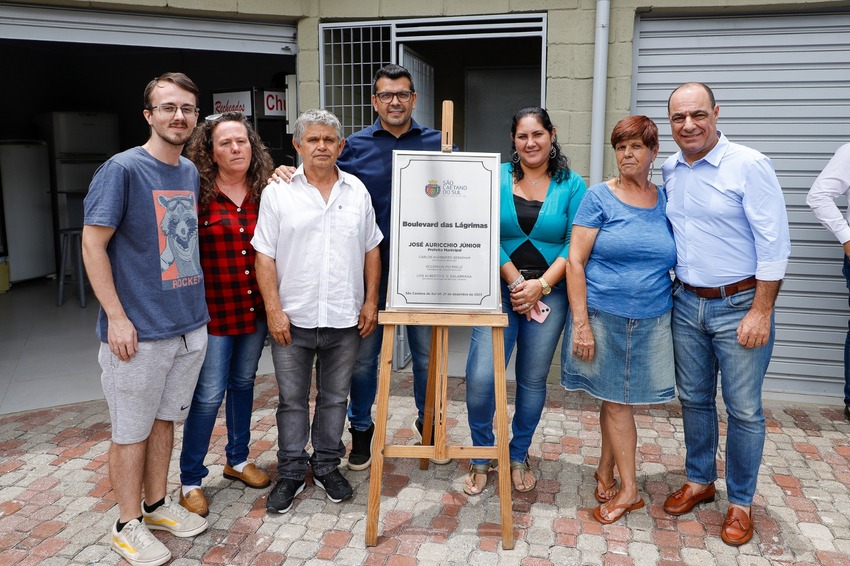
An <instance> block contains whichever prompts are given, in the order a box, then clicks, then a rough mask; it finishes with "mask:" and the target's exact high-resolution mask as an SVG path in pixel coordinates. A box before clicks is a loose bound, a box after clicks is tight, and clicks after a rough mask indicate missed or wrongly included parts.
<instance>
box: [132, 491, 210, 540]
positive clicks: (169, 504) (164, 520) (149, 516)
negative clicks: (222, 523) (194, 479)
mask: <svg viewBox="0 0 850 566" xmlns="http://www.w3.org/2000/svg"><path fill="white" fill-rule="evenodd" d="M142 514H143V515H144V516H145V524H146V525H147V526H148V528H149V529H151V530H152V531H168V532H169V533H171V534H173V535H174V536H176V537H193V536H195V535H197V534H200V533H202V532H204V531H205V530H207V527H209V524H208V523H207V520H206V519H204V518H203V517H201V516H200V515H198V514H197V513H192V512H191V511H188V510H186V509H185V508H183V507H182V506H181V505H180V504H179V503H177V502H176V501H174V500H173V499H171V496H170V495H166V496H165V503H163V504H162V505H160V506H159V507H157V508H156V510H154V512H153V513H147V512H145V509H144V502H143V503H142Z"/></svg>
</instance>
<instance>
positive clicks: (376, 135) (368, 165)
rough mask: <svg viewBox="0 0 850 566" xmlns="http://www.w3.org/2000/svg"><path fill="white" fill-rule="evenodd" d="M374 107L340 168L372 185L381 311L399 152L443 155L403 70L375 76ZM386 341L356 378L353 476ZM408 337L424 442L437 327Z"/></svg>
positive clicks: (370, 343)
mask: <svg viewBox="0 0 850 566" xmlns="http://www.w3.org/2000/svg"><path fill="white" fill-rule="evenodd" d="M372 106H373V107H374V108H375V112H377V113H378V119H377V120H375V123H374V124H372V125H371V126H369V127H368V128H365V129H363V130H360V131H359V132H356V133H354V134H352V135H351V137H349V138H348V140H346V144H345V149H344V150H343V152H342V154H341V155H340V157H339V159H338V160H337V165H338V166H339V168H340V169H342V170H343V171H345V172H346V173H350V174H352V175H355V176H356V177H357V178H359V179H360V180H361V181H362V182H363V184H364V185H366V188H367V189H368V190H369V194H370V195H371V196H372V206H373V207H374V209H375V220H376V221H377V223H378V227H379V228H380V229H381V232H382V233H383V234H384V239H383V241H382V242H381V245H380V251H381V265H382V269H381V285H380V292H379V298H378V305H379V308H380V307H382V306H383V305H385V304H386V298H387V280H388V278H389V268H388V266H389V259H390V212H391V210H392V205H391V197H392V166H393V150H394V149H399V150H405V151H410V150H414V151H415V150H421V151H440V149H441V144H442V133H441V132H440V131H439V130H433V129H431V128H426V127H424V126H420V125H419V124H417V123H416V121H415V120H413V118H412V114H413V109H414V108H416V90H415V88H414V86H413V78H412V77H411V76H410V71H408V70H407V69H405V68H404V67H401V66H399V65H386V66H384V67H381V68H380V69H378V71H377V72H376V73H375V76H374V78H373V79H372ZM291 171H293V169H292V168H288V167H279V168H278V170H277V174H278V175H280V176H281V177H284V178H286V179H289V177H290V176H291ZM376 315H377V313H376ZM382 337H383V327H382V326H380V325H379V326H378V328H377V330H376V331H375V332H373V333H372V334H370V335H369V336H367V337H365V338H363V339H362V341H361V343H360V354H359V356H358V358H357V362H356V364H355V366H354V373H353V375H352V376H351V400H350V402H349V405H348V420H349V423H351V428H350V429H349V432H351V445H352V446H351V453H350V454H349V457H348V468H349V469H351V470H365V469H366V468H368V467H369V465H370V464H371V463H372V434H373V432H374V430H375V425H374V424H373V423H372V405H373V404H374V403H375V394H376V392H377V388H378V359H379V357H380V354H381V341H382ZM407 337H408V343H409V345H410V351H411V354H412V355H413V397H414V399H415V401H416V407H417V409H418V416H417V418H416V421H415V422H414V423H413V432H414V434H416V435H417V436H418V437H419V439H420V441H421V439H422V419H423V416H424V414H425V389H426V386H427V383H428V357H429V353H430V348H431V327H430V326H408V327H407ZM432 438H433V437H432ZM431 461H432V462H434V463H435V464H448V463H449V462H451V459H445V460H437V459H432V460H431Z"/></svg>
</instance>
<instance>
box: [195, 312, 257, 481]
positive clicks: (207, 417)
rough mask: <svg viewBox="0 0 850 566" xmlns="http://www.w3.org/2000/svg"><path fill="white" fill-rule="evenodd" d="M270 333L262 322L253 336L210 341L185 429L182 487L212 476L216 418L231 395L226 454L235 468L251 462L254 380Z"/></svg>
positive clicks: (226, 416) (228, 408)
mask: <svg viewBox="0 0 850 566" xmlns="http://www.w3.org/2000/svg"><path fill="white" fill-rule="evenodd" d="M267 333H268V327H267V326H266V321H265V320H264V319H263V320H258V321H257V330H256V331H255V332H253V333H251V334H238V335H235V336H214V335H212V334H210V335H209V336H208V337H207V355H206V357H205V358H204V365H203V367H201V374H200V376H199V377H198V385H197V386H196V387H195V394H194V397H193V398H192V406H191V408H190V409H189V416H188V417H187V418H186V423H185V424H184V425H183V448H182V450H181V452H180V483H182V484H183V485H201V480H202V479H203V478H205V477H206V476H207V474H209V470H207V468H206V466H204V458H205V457H206V455H207V452H208V451H209V447H210V436H212V430H213V426H215V418H216V416H217V415H218V409H219V408H220V407H221V401H222V399H224V394H225V392H226V393H227V402H226V403H225V406H224V412H225V419H226V422H227V446H225V447H224V452H225V454H226V456H227V463H228V464H230V465H231V466H235V465H237V464H241V463H242V462H244V461H246V460H247V459H248V442H249V441H250V440H251V411H252V410H253V407H254V378H255V377H256V375H257V365H258V364H259V363H260V356H261V355H262V353H263V343H264V341H265V339H266V334H267Z"/></svg>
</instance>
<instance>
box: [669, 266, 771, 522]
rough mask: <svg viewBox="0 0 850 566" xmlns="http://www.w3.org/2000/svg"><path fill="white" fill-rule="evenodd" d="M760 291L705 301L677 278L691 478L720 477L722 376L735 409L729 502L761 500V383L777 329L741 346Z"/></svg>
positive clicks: (676, 348)
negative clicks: (756, 343)
mask: <svg viewBox="0 0 850 566" xmlns="http://www.w3.org/2000/svg"><path fill="white" fill-rule="evenodd" d="M754 296H755V289H751V290H749V291H742V292H740V293H736V294H735V295H732V296H729V297H723V298H719V299H702V298H700V297H698V296H696V295H695V294H693V293H691V292H690V291H687V290H685V288H684V287H682V284H681V283H679V282H677V283H675V284H674V286H673V352H674V354H675V358H676V385H677V386H678V388H679V400H680V401H681V402H682V420H683V423H684V426H685V447H686V449H687V457H686V459H685V471H686V472H687V476H688V480H689V481H692V482H695V483H699V484H704V485H705V484H710V483H713V482H714V481H715V480H716V479H717V460H716V455H717V447H718V443H719V436H720V434H719V432H718V424H717V403H716V397H717V374H718V370H719V372H720V388H721V393H722V395H723V402H724V404H725V405H726V412H727V414H728V426H727V433H726V488H727V491H728V495H729V502H730V503H734V504H735V505H743V506H749V505H750V504H751V503H752V501H753V495H754V494H755V491H756V482H757V480H758V471H759V465H760V464H761V456H762V451H763V449H764V436H765V428H764V413H763V412H762V399H761V389H762V384H763V383H764V374H765V372H767V366H768V365H769V364H770V356H771V354H772V352H773V340H774V336H775V327H774V320H773V315H771V329H770V339H769V340H768V343H767V344H765V345H764V346H762V347H760V348H744V347H743V346H741V345H740V344H738V337H737V329H738V325H739V324H740V322H741V319H742V318H743V317H744V315H746V314H747V312H748V311H749V310H750V307H751V306H752V303H753V297H754Z"/></svg>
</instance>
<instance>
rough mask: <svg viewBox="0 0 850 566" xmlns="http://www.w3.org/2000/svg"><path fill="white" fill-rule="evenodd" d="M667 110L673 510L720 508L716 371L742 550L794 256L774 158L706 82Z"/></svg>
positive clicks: (729, 518) (734, 522)
mask: <svg viewBox="0 0 850 566" xmlns="http://www.w3.org/2000/svg"><path fill="white" fill-rule="evenodd" d="M667 110H668V117H669V119H670V126H671V128H672V132H673V139H674V140H675V141H676V144H677V145H678V146H679V149H680V151H679V152H678V153H676V154H675V155H673V156H671V157H670V158H669V159H667V161H666V162H665V163H664V165H663V167H662V172H663V176H664V189H665V191H666V193H667V201H668V203H667V216H668V218H669V219H670V223H671V224H672V226H673V235H674V237H675V240H676V253H677V260H676V268H675V269H676V279H677V282H676V284H675V285H674V287H673V342H674V351H675V356H676V385H677V387H678V390H679V399H680V400H681V402H682V419H683V422H684V428H685V446H686V448H687V457H686V460H685V470H686V473H687V483H685V485H683V486H682V488H681V489H679V490H678V491H676V492H674V493H673V494H672V495H670V497H668V498H667V501H666V502H665V504H664V510H665V511H666V512H667V513H670V514H672V515H682V514H685V513H687V512H689V511H691V509H693V507H694V506H695V505H697V504H698V503H702V502H707V501H713V500H714V497H715V493H716V492H715V487H714V482H715V480H716V479H717V477H718V475H717V464H716V455H717V448H718V441H719V436H720V435H719V427H718V420H717V406H716V401H715V400H716V395H717V380H718V371H719V374H720V387H721V392H722V395H723V401H724V404H725V405H726V412H727V413H728V427H727V439H726V488H727V495H728V498H729V510H728V512H727V515H726V521H725V522H724V523H723V526H722V528H721V538H722V539H723V541H724V542H725V543H727V544H729V545H733V546H738V545H741V544H744V543H746V542H748V541H749V540H750V539H751V538H752V536H753V522H752V518H751V513H750V510H751V504H752V500H753V496H754V494H755V490H756V481H757V479H758V470H759V465H760V464H761V456H762V451H763V448H764V438H765V424H764V413H763V411H762V398H761V389H762V384H763V382H764V375H765V373H766V372H767V367H768V364H769V363H770V356H771V353H772V352H773V341H774V334H775V326H774V314H773V311H774V304H775V302H776V296H777V294H778V293H779V287H780V284H781V283H782V278H783V277H784V276H785V268H786V266H787V264H788V256H789V255H790V252H791V241H790V235H789V229H788V216H787V213H786V211H785V200H784V198H783V196H782V189H781V187H780V186H779V181H778V180H777V178H776V173H775V172H774V169H773V165H772V164H771V162H770V160H769V159H768V158H767V157H765V156H764V155H762V154H761V153H759V152H757V151H755V150H753V149H750V148H747V147H744V146H742V145H738V144H735V143H732V142H730V141H729V140H728V139H727V138H726V136H724V135H723V134H722V133H721V132H720V131H719V130H718V129H717V117H718V115H719V111H720V107H719V106H718V105H717V104H716V102H715V99H714V93H712V91H711V89H710V88H709V87H708V86H706V85H704V84H702V83H686V84H683V85H680V86H679V87H678V88H676V90H674V91H673V93H672V94H671V95H670V99H669V101H668V104H667Z"/></svg>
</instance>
